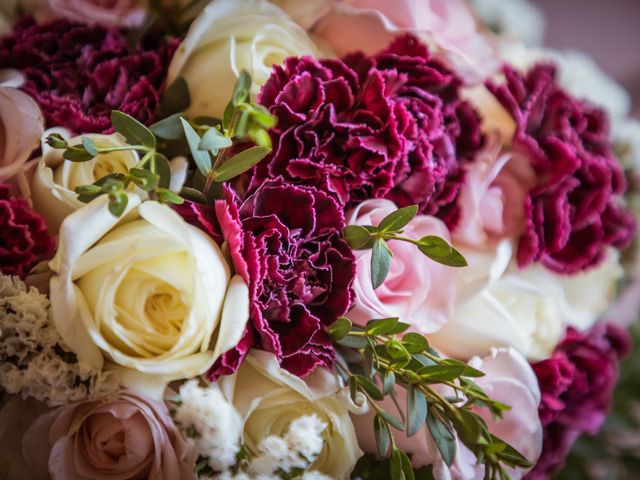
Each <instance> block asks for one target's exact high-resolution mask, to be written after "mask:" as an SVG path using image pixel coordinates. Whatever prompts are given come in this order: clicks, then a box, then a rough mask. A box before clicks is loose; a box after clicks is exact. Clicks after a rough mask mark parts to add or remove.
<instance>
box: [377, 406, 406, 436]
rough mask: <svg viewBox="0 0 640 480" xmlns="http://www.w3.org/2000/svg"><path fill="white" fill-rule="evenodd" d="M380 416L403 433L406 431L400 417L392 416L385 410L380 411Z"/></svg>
mask: <svg viewBox="0 0 640 480" xmlns="http://www.w3.org/2000/svg"><path fill="white" fill-rule="evenodd" d="M380 415H382V416H383V417H384V419H385V420H386V421H387V423H388V424H389V425H391V426H392V427H393V428H395V429H396V430H399V431H401V432H402V431H404V424H403V423H402V420H400V419H399V418H398V417H396V416H395V415H391V414H390V413H389V412H386V411H384V410H380Z"/></svg>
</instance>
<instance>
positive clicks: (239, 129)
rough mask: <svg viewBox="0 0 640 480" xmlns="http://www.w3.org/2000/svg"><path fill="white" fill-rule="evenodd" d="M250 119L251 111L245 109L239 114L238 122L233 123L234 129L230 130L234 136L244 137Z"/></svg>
mask: <svg viewBox="0 0 640 480" xmlns="http://www.w3.org/2000/svg"><path fill="white" fill-rule="evenodd" d="M250 120H251V113H250V112H249V111H247V110H244V111H243V112H242V113H241V114H240V119H239V120H238V123H237V124H236V125H235V130H234V131H233V132H232V133H233V136H235V137H246V136H247V133H248V132H249V123H250Z"/></svg>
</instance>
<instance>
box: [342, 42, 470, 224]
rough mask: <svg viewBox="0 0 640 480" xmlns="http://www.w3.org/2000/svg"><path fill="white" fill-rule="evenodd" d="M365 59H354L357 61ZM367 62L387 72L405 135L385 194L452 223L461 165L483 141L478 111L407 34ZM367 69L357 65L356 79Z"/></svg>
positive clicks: (456, 82) (451, 75) (446, 71)
mask: <svg viewBox="0 0 640 480" xmlns="http://www.w3.org/2000/svg"><path fill="white" fill-rule="evenodd" d="M351 58H352V61H353V60H356V59H357V57H351ZM364 60H366V59H365V58H364V57H363V56H360V58H359V59H358V61H359V63H361V64H362V63H364V62H363V61H364ZM370 62H371V64H372V65H375V68H376V69H378V70H380V71H382V72H384V73H385V75H386V78H387V85H388V89H390V97H391V99H392V101H393V103H394V107H395V113H396V118H397V119H398V124H399V127H398V130H399V132H400V134H401V135H402V136H403V137H404V138H405V148H404V151H403V155H402V156H401V158H400V161H399V165H398V167H397V169H396V171H397V173H396V177H395V178H394V188H393V190H392V191H391V192H389V194H387V198H390V199H391V200H393V201H394V203H396V205H398V206H400V207H404V206H407V205H412V204H418V205H420V210H421V212H423V213H426V214H428V215H436V214H437V215H438V216H439V217H441V218H442V219H443V220H445V222H446V223H447V224H448V226H449V227H453V226H455V224H456V222H457V219H458V217H459V210H458V208H457V207H456V202H455V200H456V198H457V195H458V191H459V190H460V187H461V186H462V183H463V181H464V170H463V168H464V167H463V166H464V164H465V163H466V162H468V161H470V160H473V158H474V156H475V154H476V152H477V151H478V150H479V149H480V148H481V147H482V144H483V136H482V133H481V131H480V120H479V117H478V115H477V113H476V112H475V110H474V109H473V107H472V106H471V105H470V104H469V103H468V102H466V101H463V100H461V99H460V97H459V92H458V90H459V88H460V85H461V83H462V82H461V80H460V79H459V78H458V77H457V76H456V75H455V74H454V73H453V72H452V71H450V70H449V69H448V68H447V67H446V66H444V65H443V64H442V63H441V62H440V61H438V60H436V59H434V58H432V57H431V55H430V54H429V51H428V50H427V48H426V47H425V46H424V45H423V44H422V43H420V42H419V41H418V40H417V39H416V38H415V37H413V36H410V35H406V36H403V37H400V38H398V39H397V40H395V41H394V42H393V43H392V44H391V45H390V46H389V48H388V49H387V50H385V51H383V52H382V53H380V54H379V55H377V56H376V57H375V59H371V60H370ZM368 70H369V68H359V69H358V71H359V73H360V74H361V80H362V79H364V78H366V76H367V75H368Z"/></svg>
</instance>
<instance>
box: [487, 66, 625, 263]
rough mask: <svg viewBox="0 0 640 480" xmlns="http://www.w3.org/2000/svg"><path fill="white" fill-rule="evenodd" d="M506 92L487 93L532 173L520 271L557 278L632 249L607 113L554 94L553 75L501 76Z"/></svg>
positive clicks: (546, 70)
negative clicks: (511, 127)
mask: <svg viewBox="0 0 640 480" xmlns="http://www.w3.org/2000/svg"><path fill="white" fill-rule="evenodd" d="M504 74H505V76H506V84H504V85H500V86H498V85H496V84H494V83H491V82H489V83H488V88H489V89H490V90H491V91H492V92H493V94H494V95H495V96H496V98H497V99H498V100H499V101H500V103H502V105H503V106H504V107H505V108H506V109H507V111H508V112H509V113H510V114H511V115H512V116H513V118H514V119H515V121H516V125H517V128H516V133H515V135H514V138H513V144H512V145H513V149H514V151H515V152H518V153H520V154H523V155H524V156H525V157H526V158H527V159H529V161H530V162H531V165H532V167H533V169H534V171H535V173H536V181H535V184H534V185H532V186H531V190H530V191H529V195H528V197H527V199H526V202H525V218H526V227H525V232H524V233H523V235H522V236H521V238H520V241H519V245H518V263H519V265H520V266H526V265H529V264H530V263H531V262H534V261H540V262H541V263H542V264H543V265H545V266H546V267H548V268H550V269H552V270H554V271H556V272H560V273H575V272H578V271H580V270H583V269H585V268H588V267H591V266H593V265H595V264H597V263H598V262H599V261H601V260H602V259H603V258H604V255H605V252H606V249H607V247H609V246H614V247H617V248H623V247H625V246H626V245H628V243H629V242H630V241H631V238H632V237H633V232H634V228H635V224H634V220H633V216H632V215H631V213H630V212H629V211H628V210H627V209H625V208H624V207H623V206H622V205H621V199H622V195H623V194H624V191H625V189H626V183H625V179H624V175H623V172H622V169H621V167H620V164H619V163H618V161H617V160H616V158H615V156H614V154H613V149H612V145H611V140H610V138H609V131H608V123H607V118H606V115H605V113H604V112H603V111H602V110H600V109H598V108H595V107H593V106H591V105H589V104H587V103H586V102H582V101H579V100H576V99H575V98H573V97H571V96H570V95H569V94H568V93H567V92H565V91H564V90H563V89H562V88H560V87H559V86H558V84H557V83H556V81H555V68H554V67H553V66H550V65H537V66H535V67H533V68H532V69H531V70H530V71H529V72H528V73H527V74H526V75H522V74H520V73H518V72H517V71H515V70H514V69H513V68H511V67H508V66H506V67H505V68H504Z"/></svg>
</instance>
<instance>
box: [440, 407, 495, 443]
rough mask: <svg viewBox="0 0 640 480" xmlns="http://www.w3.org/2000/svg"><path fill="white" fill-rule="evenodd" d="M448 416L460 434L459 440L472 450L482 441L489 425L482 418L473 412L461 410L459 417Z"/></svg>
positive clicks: (458, 413)
mask: <svg viewBox="0 0 640 480" xmlns="http://www.w3.org/2000/svg"><path fill="white" fill-rule="evenodd" d="M447 416H449V419H450V420H451V421H452V422H453V426H454V428H455V429H456V432H458V438H459V439H460V440H461V441H462V442H463V443H464V444H465V445H466V446H467V447H469V448H470V449H471V450H473V448H474V447H475V446H476V445H477V444H478V442H480V440H481V439H482V434H483V432H485V431H487V425H486V423H484V420H483V419H482V417H480V416H479V415H478V414H476V413H474V412H472V411H471V410H464V409H459V410H457V415H453V414H451V415H450V414H449V413H448V412H447Z"/></svg>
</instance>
